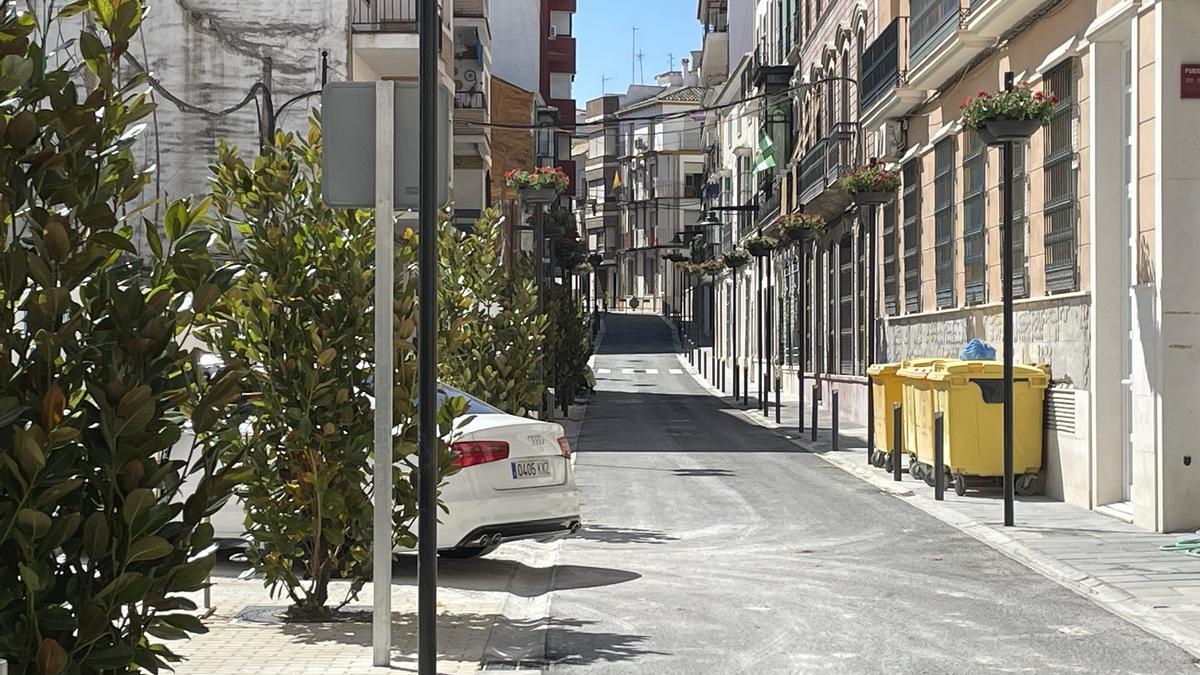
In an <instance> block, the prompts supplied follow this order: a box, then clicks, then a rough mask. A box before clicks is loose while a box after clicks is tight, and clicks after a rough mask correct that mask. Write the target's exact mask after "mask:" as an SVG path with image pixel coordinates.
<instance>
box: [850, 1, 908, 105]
mask: <svg viewBox="0 0 1200 675" xmlns="http://www.w3.org/2000/svg"><path fill="white" fill-rule="evenodd" d="M903 20H904V19H903V17H897V18H895V19H893V20H892V22H891V23H889V24H888V25H887V28H884V29H883V30H882V31H880V33H879V37H877V38H875V41H874V42H872V43H871V46H870V47H867V50H866V51H865V52H863V66H862V71H863V74H862V85H861V86H862V92H863V93H862V97H863V100H862V107H863V108H869V107H871V105H872V104H873V103H875V102H876V101H878V100H879V99H880V98H882V97H883V96H884V95H885V94H887V92H889V91H891V90H892V89H895V88H896V87H897V86H898V85H899V84H900V82H901V70H900V29H901V27H900V22H901V21H903Z"/></svg>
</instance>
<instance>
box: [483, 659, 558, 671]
mask: <svg viewBox="0 0 1200 675" xmlns="http://www.w3.org/2000/svg"><path fill="white" fill-rule="evenodd" d="M549 667H550V662H549V661H546V660H544V659H534V660H529V661H525V660H518V661H503V660H501V661H484V662H483V663H481V664H480V666H479V669H480V670H506V671H513V670H531V671H538V672H541V671H543V670H545V669H547V668H549Z"/></svg>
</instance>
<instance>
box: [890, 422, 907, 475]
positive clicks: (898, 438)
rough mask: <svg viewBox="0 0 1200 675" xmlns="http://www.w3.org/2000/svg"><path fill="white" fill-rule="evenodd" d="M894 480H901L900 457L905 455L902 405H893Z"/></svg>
mask: <svg viewBox="0 0 1200 675" xmlns="http://www.w3.org/2000/svg"><path fill="white" fill-rule="evenodd" d="M892 425H893V426H892V480H895V481H898V480H900V456H901V455H903V454H904V452H903V451H904V432H903V429H901V428H900V404H899V403H893V404H892Z"/></svg>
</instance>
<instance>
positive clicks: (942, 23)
mask: <svg viewBox="0 0 1200 675" xmlns="http://www.w3.org/2000/svg"><path fill="white" fill-rule="evenodd" d="M910 14H911V15H912V19H911V21H910V22H909V24H908V46H909V63H916V62H917V61H920V60H921V59H922V58H924V57H925V55H927V54H928V53H929V52H931V51H933V49H934V47H936V46H937V45H939V44H941V42H942V41H943V40H944V39H945V38H947V37H949V36H950V34H951V33H953V32H954V30H955V29H956V28H958V26H959V24H960V23H961V22H962V19H963V15H964V11H963V0H912V4H911V11H910Z"/></svg>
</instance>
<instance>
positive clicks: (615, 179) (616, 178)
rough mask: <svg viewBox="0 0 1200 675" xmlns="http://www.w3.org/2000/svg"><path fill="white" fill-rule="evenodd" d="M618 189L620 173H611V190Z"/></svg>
mask: <svg viewBox="0 0 1200 675" xmlns="http://www.w3.org/2000/svg"><path fill="white" fill-rule="evenodd" d="M619 187H621V172H620V171H617V172H615V173H613V187H612V189H614V190H616V189H617V188H619Z"/></svg>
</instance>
